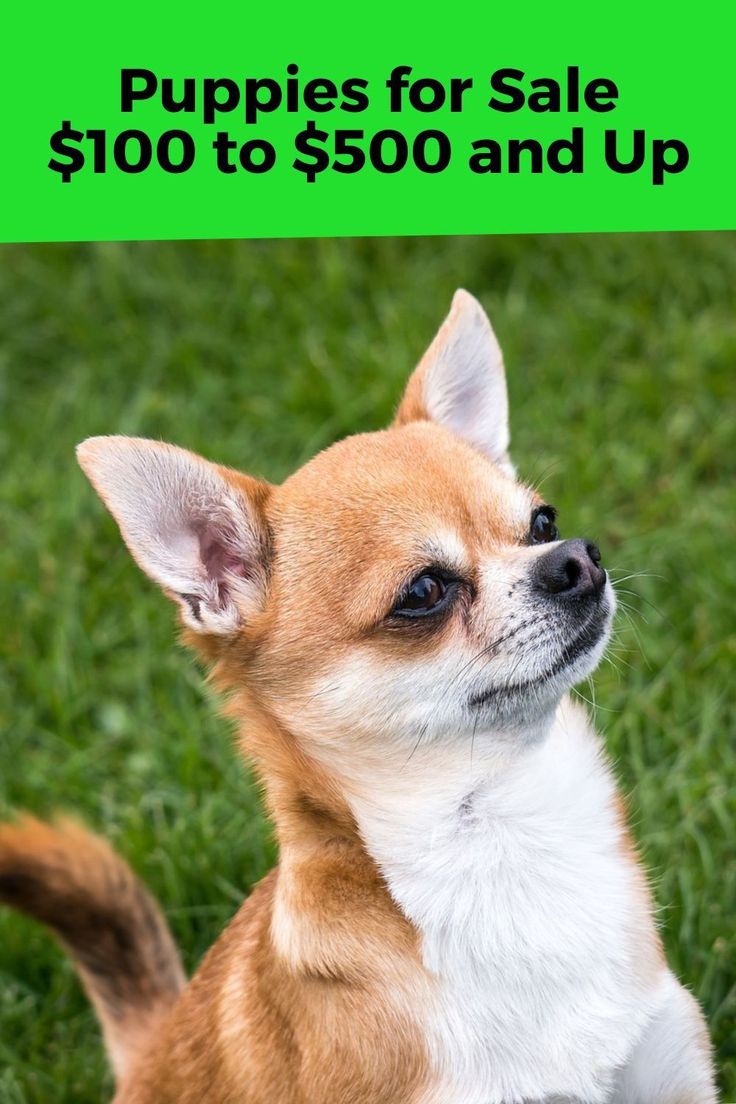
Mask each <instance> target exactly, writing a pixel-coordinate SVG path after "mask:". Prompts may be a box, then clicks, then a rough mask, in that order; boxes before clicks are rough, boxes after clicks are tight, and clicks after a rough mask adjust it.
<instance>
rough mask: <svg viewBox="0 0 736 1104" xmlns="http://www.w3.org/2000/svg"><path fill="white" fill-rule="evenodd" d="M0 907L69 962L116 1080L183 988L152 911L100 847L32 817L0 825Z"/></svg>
mask: <svg viewBox="0 0 736 1104" xmlns="http://www.w3.org/2000/svg"><path fill="white" fill-rule="evenodd" d="M0 902H2V903H4V904H6V905H11V906H12V907H14V908H17V909H19V910H20V911H22V912H25V913H27V914H28V915H29V916H33V917H35V919H36V920H40V921H41V923H43V924H46V925H48V927H49V928H51V930H52V931H53V932H54V934H55V935H56V936H57V938H58V939H59V941H60V942H61V944H62V946H63V947H64V948H65V950H66V951H67V952H68V953H69V955H70V956H71V958H72V961H73V962H74V965H75V967H76V969H77V972H78V974H79V976H80V979H81V981H82V984H83V985H84V988H85V990H86V992H87V995H88V997H89V998H90V1000H91V1002H92V1004H93V1005H94V1008H95V1011H96V1012H97V1015H98V1018H99V1020H100V1024H101V1025H102V1031H103V1034H104V1037H105V1044H106V1046H107V1051H108V1055H109V1057H110V1061H111V1064H112V1067H113V1070H114V1072H115V1076H116V1079H117V1080H118V1081H119V1080H120V1079H121V1078H122V1077H123V1076H124V1074H125V1073H126V1071H127V1070H129V1069H130V1067H131V1065H132V1064H133V1063H134V1062H135V1061H136V1059H137V1058H138V1056H139V1055H140V1053H141V1051H142V1050H143V1049H144V1047H145V1046H146V1044H147V1043H148V1041H149V1040H150V1038H151V1034H152V1032H153V1031H155V1029H156V1028H157V1027H158V1025H159V1023H160V1021H161V1020H162V1019H163V1018H164V1016H165V1015H166V1014H167V1012H168V1011H169V1009H170V1008H171V1006H172V1005H173V1003H174V1001H175V1000H176V998H177V996H178V994H179V993H180V992H181V990H182V988H183V986H184V984H185V978H184V972H183V970H182V967H181V962H180V960H179V955H178V952H177V950H176V947H175V945H174V941H173V939H172V937H171V933H170V932H169V929H168V927H167V924H166V921H165V920H164V918H163V916H162V915H161V912H160V911H159V909H158V907H157V906H156V904H155V903H154V901H153V900H152V898H151V897H150V896H149V895H148V893H147V892H146V890H145V889H144V888H143V886H142V884H141V883H140V882H139V881H138V879H137V878H136V876H135V875H134V874H133V872H132V870H131V869H130V867H129V866H128V865H127V863H125V862H123V860H122V859H121V858H119V856H118V855H116V854H115V852H114V851H113V850H112V848H111V847H109V846H108V844H107V843H105V842H104V840H102V839H100V838H99V837H98V836H95V835H93V834H92V833H91V832H88V831H86V830H85V829H84V828H82V827H81V826H80V825H78V824H75V823H74V822H73V821H70V820H66V819H65V820H61V821H59V822H58V823H55V824H45V823H43V822H42V821H40V820H36V819H34V818H33V817H30V816H24V817H22V818H21V819H20V820H18V821H16V822H15V823H8V824H0Z"/></svg>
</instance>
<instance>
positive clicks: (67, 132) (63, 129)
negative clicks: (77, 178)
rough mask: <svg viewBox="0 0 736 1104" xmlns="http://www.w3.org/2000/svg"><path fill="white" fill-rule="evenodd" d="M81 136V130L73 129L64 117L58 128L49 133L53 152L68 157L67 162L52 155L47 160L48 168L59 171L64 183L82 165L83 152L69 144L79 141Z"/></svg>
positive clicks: (66, 182)
mask: <svg viewBox="0 0 736 1104" xmlns="http://www.w3.org/2000/svg"><path fill="white" fill-rule="evenodd" d="M83 138H84V135H83V134H82V132H81V130H74V128H73V127H72V124H71V123H70V122H69V120H68V119H65V120H64V122H63V123H62V124H61V126H60V127H59V129H58V130H57V131H55V133H54V134H52V135H51V139H50V143H51V149H52V150H53V152H54V153H58V154H59V155H60V156H61V157H68V158H69V161H68V162H62V161H57V160H56V158H55V157H52V158H51V160H50V161H49V168H50V169H53V170H54V172H58V173H61V179H62V181H63V183H64V184H68V183H69V181H70V180H71V178H72V173H75V172H79V170H80V169H81V168H82V166H83V165H84V154H83V153H82V151H81V150H80V149H78V148H77V147H76V146H74V145H72V144H71V143H73V142H81V141H82V139H83Z"/></svg>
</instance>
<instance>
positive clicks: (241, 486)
mask: <svg viewBox="0 0 736 1104" xmlns="http://www.w3.org/2000/svg"><path fill="white" fill-rule="evenodd" d="M77 457H78V459H79V463H80V464H81V466H82V468H83V470H84V472H85V474H86V475H87V477H88V478H89V480H90V482H91V483H92V485H93V487H94V488H95V490H96V491H97V493H98V494H99V495H100V498H101V499H102V501H103V502H104V503H105V505H106V506H107V508H108V510H109V511H110V513H111V514H112V515H113V517H114V518H115V520H116V521H117V523H118V525H119V526H120V531H121V533H122V535H123V539H124V540H125V543H126V544H127V546H128V548H129V549H130V551H131V553H132V555H133V558H134V559H135V560H136V562H137V563H138V564H139V566H140V567H141V568H142V569H143V570H144V571H145V572H146V574H147V575H149V576H150V577H151V578H152V579H153V580H154V582H156V583H158V585H159V586H160V587H162V588H163V590H164V591H165V593H166V594H168V595H169V597H170V598H173V599H174V601H176V602H177V603H178V604H179V606H180V607H181V612H182V617H183V621H184V623H185V624H186V625H187V626H188V627H189V628H191V629H194V630H195V631H196V632H199V633H209V634H216V635H229V634H232V633H234V632H237V630H238V629H239V628H240V627H241V626H242V625H243V624H244V623H245V621H246V620H247V618H248V617H249V616H251V615H252V614H254V613H256V612H257V611H258V610H259V609H260V608H262V604H263V600H264V596H265V588H266V576H267V567H268V565H267V548H268V539H267V527H266V524H265V520H264V517H263V507H264V504H265V502H266V499H267V497H268V494H269V491H270V488H269V485H268V484H266V483H261V482H259V481H258V480H256V479H251V478H250V477H249V476H245V475H240V474H239V473H238V472H234V471H231V470H230V469H228V468H222V467H219V466H218V465H216V464H211V463H209V462H208V461H207V460H203V459H202V458H201V457H199V456H196V455H195V454H194V453H192V452H188V451H187V450H186V449H181V448H175V447H174V446H173V445H165V444H161V443H159V442H156V441H146V440H142V439H140V438H134V437H91V438H90V439H89V440H87V441H85V442H84V443H83V444H81V445H80V446H79V447H78V449H77Z"/></svg>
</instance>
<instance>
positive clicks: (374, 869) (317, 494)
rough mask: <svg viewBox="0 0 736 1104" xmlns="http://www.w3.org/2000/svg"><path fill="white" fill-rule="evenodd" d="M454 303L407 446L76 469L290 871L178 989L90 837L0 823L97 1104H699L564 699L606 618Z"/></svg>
mask: <svg viewBox="0 0 736 1104" xmlns="http://www.w3.org/2000/svg"><path fill="white" fill-rule="evenodd" d="M508 445H509V430H508V418H507V398H506V384H505V377H504V370H503V362H502V357H501V352H500V349H499V346H498V343H497V341H496V338H495V336H494V333H493V330H492V329H491V326H490V323H489V321H488V319H487V317H486V315H485V314H484V312H483V310H482V308H481V306H480V305H479V304H478V303H477V302H476V300H475V299H473V298H472V297H471V296H470V295H468V294H467V292H464V291H458V292H457V294H456V295H455V297H454V300H453V303H452V309H451V311H450V314H449V316H448V318H447V319H446V321H445V322H444V324H443V325H442V327H441V329H440V330H439V332H438V334H437V336H436V337H435V339H434V341H433V342H432V344H431V345H430V347H429V349H428V351H427V352H426V354H425V356H424V357H423V359H422V360H421V362H420V364H419V366H418V368H417V369H416V371H415V372H414V374H413V375H412V376H411V378H410V380H409V384H408V387H407V389H406V393H405V395H404V397H403V400H402V402H401V404H400V406H399V409H398V413H397V416H396V419H395V422H394V424H393V425H392V426H391V427H390V428H389V429H387V430H385V431H383V432H379V433H369V434H365V435H358V436H355V437H351V438H348V439H347V440H344V441H340V442H339V443H337V444H335V445H333V446H332V447H331V448H328V449H327V450H326V451H324V452H322V453H320V454H319V455H318V456H316V457H315V458H314V459H313V460H311V461H310V462H309V463H307V464H306V465H305V466H304V467H303V468H301V469H300V470H299V471H297V472H296V474H295V475H293V476H291V478H289V479H287V480H286V482H285V483H284V484H283V485H281V486H278V487H276V486H270V485H268V484H267V483H265V482H262V481H260V480H258V479H254V478H251V477H250V476H247V475H241V474H240V473H238V472H235V471H232V470H230V469H227V468H224V467H220V466H218V465H216V464H212V463H209V462H208V461H206V460H202V459H200V458H199V457H198V456H195V455H193V454H192V453H190V452H186V451H184V450H183V449H179V448H174V447H172V446H171V445H165V444H160V443H157V442H153V441H145V440H137V439H128V438H124V437H99V438H93V439H91V440H89V441H86V442H85V443H84V444H83V445H81V446H80V448H79V460H80V463H81V465H82V467H83V469H84V471H85V472H86V474H87V475H88V477H89V478H90V480H91V482H92V484H93V485H94V487H95V488H96V490H97V491H98V492H99V494H100V496H101V497H102V499H103V500H104V502H105V503H106V505H107V506H108V508H109V509H110V511H111V513H112V514H113V515H114V517H115V518H116V520H117V522H118V524H119V526H120V529H121V532H122V535H123V538H124V539H125V541H126V543H127V544H128V547H129V548H130V551H131V552H132V554H133V556H134V557H135V559H136V560H137V562H138V563H139V565H140V566H141V567H142V568H143V570H144V571H145V572H146V573H147V574H148V575H150V576H151V578H152V579H154V580H155V581H156V582H157V583H158V584H159V585H160V586H161V587H162V588H163V589H164V591H165V592H166V593H167V594H168V595H169V597H170V598H172V599H173V600H174V601H175V602H176V603H177V604H178V606H179V610H180V614H181V619H182V621H183V624H184V627H185V637H186V639H187V641H188V642H189V643H190V644H192V645H193V646H194V647H195V648H197V649H198V650H199V651H200V652H201V653H202V654H203V655H204V657H205V658H206V660H207V661H208V662H209V663H211V665H212V669H213V674H214V678H215V681H216V683H217V684H218V685H219V686H220V687H222V688H223V689H226V690H227V691H228V692H229V694H230V701H231V704H230V706H229V711H230V712H231V714H232V715H233V716H234V717H236V718H237V721H238V724H239V730H240V732H241V738H242V744H243V748H244V750H245V752H246V754H247V755H248V756H249V757H250V758H251V759H252V761H253V762H254V763H255V764H256V767H257V770H258V772H259V775H260V778H261V779H262V781H263V785H264V788H265V793H266V800H267V803H268V808H269V811H270V814H271V816H272V817H273V820H274V823H275V825H276V831H277V835H278V841H279V846H280V863H279V865H278V867H277V869H275V870H273V871H272V872H271V873H270V874H269V875H268V876H267V877H266V878H265V879H264V880H263V881H262V882H261V883H260V885H259V886H258V887H257V888H256V889H255V890H254V891H253V893H252V894H251V896H250V897H249V899H248V900H247V901H246V902H245V904H244V905H243V906H242V908H241V909H240V911H239V912H238V914H237V915H236V917H235V919H234V920H233V921H232V923H231V924H230V926H229V927H228V928H227V930H226V931H225V933H224V934H223V935H222V936H221V938H220V939H219V940H218V941H217V943H216V944H215V946H214V947H213V949H212V950H211V951H210V952H209V954H208V955H207V957H206V959H205V961H204V962H203V964H202V965H201V967H200V969H199V970H198V971H197V973H196V976H195V977H194V979H193V980H192V981H191V983H190V984H189V985H187V986H186V987H185V983H184V977H183V973H182V969H181V966H180V963H179V958H178V955H177V952H176V949H175V947H174V945H173V942H172V939H171V936H170V935H169V932H168V929H167V927H166V924H165V922H164V920H163V918H162V916H161V914H160V913H159V911H158V909H157V908H156V906H155V905H154V903H153V902H152V900H151V899H150V898H149V897H148V895H147V894H146V893H145V891H144V890H143V889H142V887H141V886H140V884H139V883H138V882H137V880H136V879H135V877H134V875H133V874H132V873H131V871H130V870H129V869H128V867H127V866H126V865H125V864H124V863H123V862H122V860H121V859H120V858H118V857H117V856H116V855H115V854H114V853H113V852H112V851H111V850H110V849H109V848H108V847H107V845H106V844H104V843H103V842H102V841H100V840H98V839H97V838H96V837H94V836H92V835H90V834H89V833H87V832H85V831H84V830H83V829H82V828H79V827H77V826H75V825H74V824H71V823H68V822H66V823H60V824H58V825H54V826H50V825H46V824H42V823H40V822H38V821H35V820H32V819H30V818H26V819H24V820H21V821H19V822H18V823H16V824H11V825H5V826H3V827H2V829H1V830H0V897H1V898H2V899H3V900H4V901H5V902H7V903H9V904H12V905H14V906H16V907H17V908H20V909H22V910H24V911H26V912H28V913H30V914H31V915H33V916H36V917H37V918H38V919H39V920H41V921H43V922H44V923H46V924H48V925H49V926H50V927H51V928H52V929H53V930H54V931H55V932H56V934H57V935H58V937H59V939H60V940H61V942H62V943H63V944H64V946H65V947H66V949H67V950H68V951H69V953H70V954H71V955H72V957H73V959H74V961H75V963H76V966H77V969H78V971H79V973H80V975H81V979H82V981H83V983H84V985H85V987H86V990H87V992H88V994H89V996H90V998H91V999H92V1001H93V1002H94V1005H95V1008H96V1010H97V1012H98V1014H99V1018H100V1020H101V1023H102V1028H103V1031H104V1034H105V1039H106V1043H107V1047H108V1050H109V1054H110V1056H111V1061H112V1064H113V1067H114V1071H115V1074H116V1078H117V1084H118V1089H117V1094H116V1096H115V1101H116V1104H174V1102H176V1104H201V1102H203V1101H207V1102H211V1104H553V1102H554V1104H563V1102H565V1104H573V1102H575V1104H603V1102H607V1104H612V1102H616V1104H712V1102H713V1101H715V1100H716V1091H715V1088H714V1078H713V1069H712V1060H711V1053H710V1045H709V1041H708V1036H707V1032H706V1028H705V1024H704V1021H703V1018H702V1015H701V1012H700V1009H699V1008H698V1006H697V1004H696V1002H695V1000H694V999H693V998H692V996H690V994H689V993H688V992H687V991H686V990H685V989H684V988H683V987H682V986H681V985H680V984H679V983H678V981H677V980H676V979H675V977H674V976H673V974H672V973H671V972H670V970H669V969H668V967H667V964H666V962H665V959H664V956H663V951H662V944H661V941H660V938H659V935H658V932H657V928H656V924H655V921H654V917H653V906H652V899H651V896H650V892H649V889H648V886H647V881H646V877H645V874H644V873H643V871H642V868H641V866H640V863H639V861H638V858H637V855H636V852H635V850H634V847H633V845H632V842H631V839H630V837H629V835H628V832H627V828H626V823H625V813H624V810H623V808H622V804H621V801H620V799H619V797H618V795H617V792H616V786H615V783H614V780H613V778H612V775H611V771H610V769H609V766H608V764H607V762H606V758H605V755H604V753H603V750H602V748H601V744H600V741H599V739H598V738H597V736H596V735H595V733H594V732H593V731H592V728H591V725H590V723H589V720H588V718H587V715H586V714H585V712H584V711H583V710H582V709H581V708H580V707H579V706H578V705H575V704H573V703H572V702H571V701H570V699H569V698H568V697H567V696H566V693H567V691H569V690H570V688H571V687H572V686H573V684H574V683H576V682H578V681H579V680H580V679H582V678H584V677H585V676H586V675H588V674H589V673H590V672H591V671H592V670H593V669H594V668H595V666H596V665H597V663H598V661H599V660H600V658H601V656H602V654H603V651H604V648H605V646H606V642H607V639H608V635H609V631H610V627H611V620H612V616H613V611H614V594H613V591H612V587H611V584H610V581H609V580H608V577H607V575H606V572H605V571H604V570H603V568H602V567H601V557H600V553H599V551H598V549H597V548H596V547H595V545H593V544H591V543H590V542H588V541H585V540H561V539H560V537H559V535H558V531H557V527H556V521H555V511H554V509H553V508H552V507H551V506H549V505H547V504H546V503H545V502H544V501H543V500H542V499H541V498H540V497H539V495H538V494H536V493H535V492H534V491H533V490H530V488H529V487H527V486H524V484H523V483H521V482H519V481H517V479H516V476H515V472H514V468H513V466H512V463H511V461H510V459H509V454H508Z"/></svg>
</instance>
